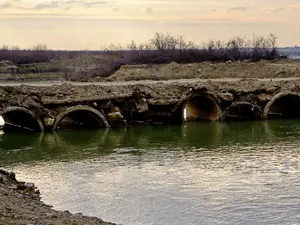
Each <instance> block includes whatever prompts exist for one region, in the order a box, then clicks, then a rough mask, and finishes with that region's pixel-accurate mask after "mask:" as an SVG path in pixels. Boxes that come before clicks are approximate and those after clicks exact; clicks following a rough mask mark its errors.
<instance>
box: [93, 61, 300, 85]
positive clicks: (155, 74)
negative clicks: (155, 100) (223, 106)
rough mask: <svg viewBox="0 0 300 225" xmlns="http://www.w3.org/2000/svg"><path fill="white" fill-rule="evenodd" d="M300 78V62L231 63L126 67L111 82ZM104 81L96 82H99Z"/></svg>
mask: <svg viewBox="0 0 300 225" xmlns="http://www.w3.org/2000/svg"><path fill="white" fill-rule="evenodd" d="M298 76H300V60H288V59H281V60H272V61H267V60H261V61H258V62H251V61H247V60H245V61H234V62H233V61H228V62H222V63H213V62H202V63H190V64H178V63H169V64H161V65H155V64H154V65H125V66H122V67H121V68H120V69H119V70H118V71H116V72H115V73H114V74H113V75H111V76H110V77H109V78H107V80H109V81H133V80H171V79H216V78H218V79H224V78H279V77H281V78H286V77H298ZM97 79H98V80H101V78H96V80H97Z"/></svg>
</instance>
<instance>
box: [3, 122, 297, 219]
mask: <svg viewBox="0 0 300 225" xmlns="http://www.w3.org/2000/svg"><path fill="white" fill-rule="evenodd" d="M299 146H300V121H295V120H285V121H268V122H243V123H240V122H235V123H189V124H185V125H180V126H146V127H130V128H128V129H121V130H106V131H105V130H99V131H61V132H59V133H54V134H51V133H45V134H3V135H1V136H0V165H2V167H4V168H6V169H9V170H13V171H15V172H16V173H17V178H18V179H21V180H26V181H32V182H34V183H35V184H36V185H37V186H38V187H39V189H40V191H41V193H42V199H43V200H44V201H45V202H46V203H48V204H51V205H53V206H54V208H55V209H59V210H69V211H71V212H83V213H84V214H87V215H91V216H98V217H101V218H102V219H104V220H107V221H112V222H116V223H118V224H124V225H142V224H143V225H144V224H145V225H177V224H178V225H179V224H180V225H183V224H184V225H189V224H190V225H192V224H193V225H194V224H195V225H198V224H300V169H299V167H300V147H299Z"/></svg>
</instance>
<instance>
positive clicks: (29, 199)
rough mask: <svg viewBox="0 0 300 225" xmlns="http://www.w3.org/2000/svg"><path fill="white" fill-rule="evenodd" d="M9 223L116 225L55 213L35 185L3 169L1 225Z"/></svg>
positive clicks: (0, 188)
mask: <svg viewBox="0 0 300 225" xmlns="http://www.w3.org/2000/svg"><path fill="white" fill-rule="evenodd" d="M8 224H16V225H21V224H22V225H23V224H24V225H29V224H32V225H33V224H41V225H43V224H45V225H46V224H47V225H49V224H53V225H56V224H57V225H60V224H72V225H74V224H77V225H80V224H82V225H84V224H98V225H114V223H108V222H104V221H102V220H101V219H99V218H96V217H87V216H83V215H81V214H71V213H70V212H68V211H64V212H61V211H55V210H53V209H52V208H51V206H49V205H46V204H45V203H43V202H42V201H41V198H40V193H39V191H38V189H37V188H36V187H35V186H34V184H33V183H25V182H19V181H17V180H16V177H15V174H14V173H12V172H10V173H9V172H7V171H4V170H2V169H0V225H8Z"/></svg>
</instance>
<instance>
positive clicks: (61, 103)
mask: <svg viewBox="0 0 300 225" xmlns="http://www.w3.org/2000/svg"><path fill="white" fill-rule="evenodd" d="M0 115H1V116H2V117H3V119H4V121H5V125H4V130H7V131H10V130H20V129H21V130H28V131H51V130H56V129H66V128H108V127H115V126H124V125H127V124H135V123H139V124H149V123H154V124H155V123H182V122H186V121H191V120H207V121H223V120H260V119H274V118H292V117H300V79H298V78H287V79H283V78H282V79H223V80H222V79H218V80H217V79H216V80H197V79H190V80H168V81H136V82H122V83H113V82H103V83H63V84H45V83H44V84H29V85H24V84H1V85H0Z"/></svg>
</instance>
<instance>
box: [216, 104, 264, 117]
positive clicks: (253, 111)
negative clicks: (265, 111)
mask: <svg viewBox="0 0 300 225" xmlns="http://www.w3.org/2000/svg"><path fill="white" fill-rule="evenodd" d="M261 118H262V111H261V109H260V107H259V106H257V105H255V104H252V103H249V102H237V103H233V104H231V105H230V106H228V107H227V108H226V109H225V111H224V113H223V115H222V117H221V120H256V119H261Z"/></svg>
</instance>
